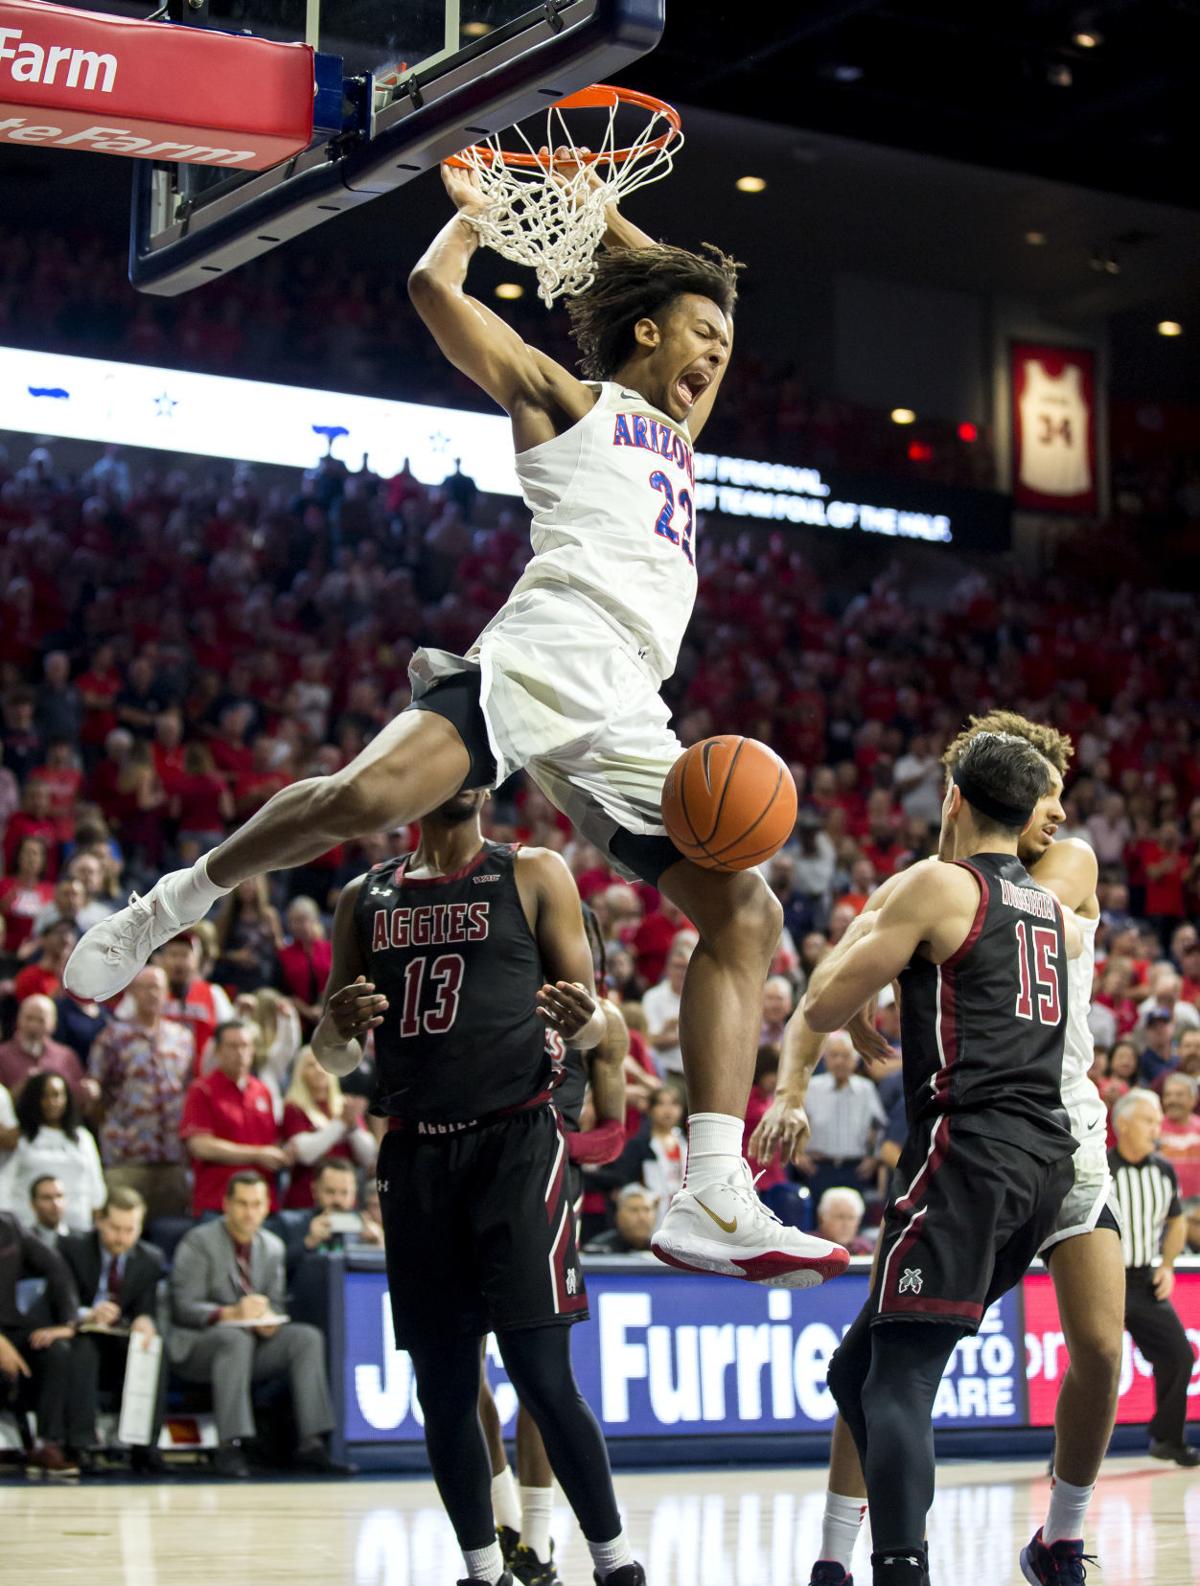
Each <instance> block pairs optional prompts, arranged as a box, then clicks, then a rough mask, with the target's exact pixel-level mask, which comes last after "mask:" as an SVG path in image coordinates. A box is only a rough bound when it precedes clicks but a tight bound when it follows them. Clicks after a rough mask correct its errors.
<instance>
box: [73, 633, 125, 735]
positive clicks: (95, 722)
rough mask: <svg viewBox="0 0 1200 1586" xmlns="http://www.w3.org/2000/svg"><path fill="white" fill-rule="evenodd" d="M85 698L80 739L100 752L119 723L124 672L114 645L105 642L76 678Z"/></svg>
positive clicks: (80, 695)
mask: <svg viewBox="0 0 1200 1586" xmlns="http://www.w3.org/2000/svg"><path fill="white" fill-rule="evenodd" d="M75 686H76V687H77V688H78V690H79V697H80V699H81V700H82V701H83V728H82V731H81V734H80V741H81V742H82V744H83V747H84V749H85V750H91V751H92V753H96V752H98V751H99V749H100V748H101V746H102V745H103V743H104V740H105V739H106V738H107V737H108V735H109V733H110V732H111V731H112V730H113V728H114V727H115V726H116V725H117V712H116V699H117V695H118V694H119V693H120V692H121V674H120V673H119V672H118V671H117V667H116V656H115V652H114V651H113V647H112V645H111V644H102V645H101V646H100V648H99V649H98V650H97V651H96V653H95V655H94V656H93V657H92V664H91V665H90V666H89V667H88V669H87V671H86V672H82V673H81V674H80V675H79V677H78V678H77V679H76V680H75Z"/></svg>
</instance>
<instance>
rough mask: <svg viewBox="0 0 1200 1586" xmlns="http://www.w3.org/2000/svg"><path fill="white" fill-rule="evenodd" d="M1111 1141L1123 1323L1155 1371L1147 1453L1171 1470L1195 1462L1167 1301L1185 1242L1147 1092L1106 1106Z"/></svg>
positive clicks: (1182, 1337)
mask: <svg viewBox="0 0 1200 1586" xmlns="http://www.w3.org/2000/svg"><path fill="white" fill-rule="evenodd" d="M1113 1127H1114V1128H1115V1130H1116V1133H1117V1143H1116V1146H1115V1147H1114V1149H1113V1150H1111V1151H1110V1152H1109V1153H1108V1164H1109V1167H1110V1168H1111V1169H1112V1175H1113V1179H1114V1181H1115V1183H1116V1191H1117V1200H1118V1203H1119V1205H1120V1210H1121V1247H1122V1249H1123V1251H1124V1254H1125V1326H1126V1328H1127V1329H1128V1332H1129V1336H1130V1337H1131V1338H1132V1339H1133V1341H1134V1343H1135V1344H1136V1345H1137V1347H1138V1348H1139V1349H1140V1350H1141V1352H1142V1354H1143V1355H1144V1356H1145V1358H1146V1360H1147V1361H1148V1362H1149V1363H1150V1365H1151V1366H1152V1367H1153V1369H1154V1419H1153V1420H1152V1421H1151V1422H1150V1428H1149V1430H1150V1452H1151V1454H1152V1455H1153V1456H1154V1458H1155V1459H1169V1460H1173V1461H1174V1462H1175V1464H1177V1465H1200V1453H1197V1451H1196V1450H1195V1449H1194V1448H1190V1447H1189V1446H1188V1444H1187V1443H1186V1442H1185V1441H1184V1425H1185V1423H1186V1420H1187V1391H1188V1383H1189V1382H1190V1381H1191V1376H1192V1367H1193V1365H1194V1358H1195V1357H1194V1356H1193V1354H1192V1346H1191V1343H1190V1342H1189V1340H1188V1336H1187V1334H1186V1333H1185V1332H1184V1330H1183V1323H1182V1322H1181V1321H1180V1320H1179V1315H1178V1313H1177V1312H1176V1310H1175V1307H1174V1306H1173V1305H1172V1304H1171V1290H1172V1289H1173V1288H1174V1286H1175V1270H1174V1269H1175V1261H1176V1258H1177V1257H1178V1256H1179V1255H1180V1254H1181V1253H1182V1251H1183V1248H1184V1244H1185V1242H1186V1240H1187V1219H1186V1217H1185V1216H1184V1215H1183V1207H1182V1206H1181V1205H1180V1203H1179V1186H1178V1184H1177V1182H1176V1179H1175V1170H1174V1168H1173V1167H1172V1166H1171V1164H1170V1163H1169V1162H1168V1161H1166V1160H1165V1158H1163V1157H1161V1156H1158V1155H1157V1154H1156V1152H1155V1150H1154V1147H1155V1146H1156V1145H1157V1144H1158V1136H1159V1131H1160V1130H1161V1128H1162V1104H1161V1103H1160V1101H1159V1099H1158V1097H1157V1096H1156V1095H1155V1094H1154V1092H1153V1091H1152V1090H1131V1091H1130V1092H1129V1093H1128V1094H1127V1095H1125V1096H1122V1097H1121V1099H1120V1101H1119V1102H1118V1103H1117V1105H1116V1107H1115V1108H1114V1109H1113Z"/></svg>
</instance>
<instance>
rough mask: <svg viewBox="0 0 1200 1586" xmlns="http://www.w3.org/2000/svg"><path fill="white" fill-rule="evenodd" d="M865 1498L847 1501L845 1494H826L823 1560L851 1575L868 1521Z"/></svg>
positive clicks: (822, 1529)
mask: <svg viewBox="0 0 1200 1586" xmlns="http://www.w3.org/2000/svg"><path fill="white" fill-rule="evenodd" d="M866 1513H867V1500H866V1499H865V1498H843V1497H842V1495H841V1493H838V1492H827V1493H826V1494H825V1517H824V1519H823V1520H822V1521H821V1553H820V1557H821V1558H823V1559H829V1560H831V1561H832V1562H833V1563H835V1564H840V1565H841V1566H842V1568H843V1569H844V1570H845V1571H846V1572H847V1573H849V1570H850V1565H851V1562H852V1560H853V1558H854V1544H855V1543H856V1542H857V1541H858V1533H859V1531H860V1530H861V1529H862V1523H863V1520H864V1519H865V1518H866Z"/></svg>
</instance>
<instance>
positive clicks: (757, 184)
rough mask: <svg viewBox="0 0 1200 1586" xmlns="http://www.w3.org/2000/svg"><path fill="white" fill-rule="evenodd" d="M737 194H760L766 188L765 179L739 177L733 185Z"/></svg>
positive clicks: (760, 177)
mask: <svg viewBox="0 0 1200 1586" xmlns="http://www.w3.org/2000/svg"><path fill="white" fill-rule="evenodd" d="M733 185H734V186H735V187H736V188H737V190H738V192H739V193H761V192H763V191H764V189H765V188H766V185H767V182H766V178H765V177H763V176H739V177H738V179H737V181H736V182H735V183H734V184H733Z"/></svg>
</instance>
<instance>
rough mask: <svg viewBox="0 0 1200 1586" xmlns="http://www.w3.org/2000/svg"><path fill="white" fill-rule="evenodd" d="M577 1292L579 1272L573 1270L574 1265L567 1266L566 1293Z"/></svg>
mask: <svg viewBox="0 0 1200 1586" xmlns="http://www.w3.org/2000/svg"><path fill="white" fill-rule="evenodd" d="M578 1292H579V1273H578V1272H577V1271H576V1270H575V1268H574V1267H568V1268H567V1293H568V1294H576V1293H578Z"/></svg>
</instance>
